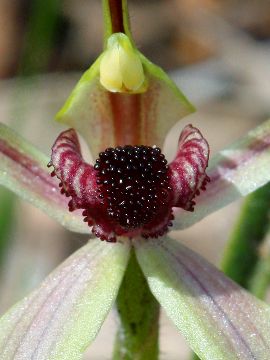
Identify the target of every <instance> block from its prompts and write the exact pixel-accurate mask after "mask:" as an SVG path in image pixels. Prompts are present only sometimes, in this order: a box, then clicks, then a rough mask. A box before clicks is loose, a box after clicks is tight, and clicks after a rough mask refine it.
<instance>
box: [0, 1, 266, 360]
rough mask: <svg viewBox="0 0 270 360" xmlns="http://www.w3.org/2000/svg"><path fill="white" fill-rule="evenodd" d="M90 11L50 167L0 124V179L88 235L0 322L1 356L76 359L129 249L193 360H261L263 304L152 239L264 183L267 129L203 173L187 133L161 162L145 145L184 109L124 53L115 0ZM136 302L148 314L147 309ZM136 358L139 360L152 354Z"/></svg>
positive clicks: (200, 144) (144, 64) (173, 246)
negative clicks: (94, 22)
mask: <svg viewBox="0 0 270 360" xmlns="http://www.w3.org/2000/svg"><path fill="white" fill-rule="evenodd" d="M103 5H104V15H105V16H104V19H105V25H106V31H105V50H104V52H103V53H102V54H101V55H100V57H99V58H98V59H97V60H96V62H95V63H94V64H93V65H92V66H91V67H90V69H89V70H88V71H87V72H86V73H85V74H84V75H83V77H82V79H81V80H80V81H79V83H78V85H77V86H76V87H75V89H74V91H73V92H72V94H71V96H70V98H69V99H68V100H67V102H66V104H65V105H64V107H63V109H62V110H61V111H60V112H59V113H58V115H57V119H58V120H59V121H61V122H63V123H65V124H67V125H69V126H70V127H71V129H68V130H65V131H63V132H62V133H61V134H60V135H59V136H58V137H57V139H56V141H55V143H54V145H53V147H52V156H51V159H48V158H47V157H46V156H45V155H43V154H42V153H41V152H40V151H39V150H37V149H36V148H35V147H34V146H33V145H31V144H30V143H28V142H27V141H26V140H24V139H22V138H21V137H20V136H19V135H18V134H16V133H15V132H14V131H13V130H11V129H9V128H8V127H6V126H4V125H0V184H2V185H4V186H5V187H7V188H8V189H10V190H12V191H14V192H15V193H16V194H18V195H19V196H21V197H22V198H23V199H25V200H27V201H29V202H31V203H32V204H33V205H34V206H37V207H38V208H40V209H42V210H43V211H44V212H45V213H47V214H48V215H49V216H51V217H52V218H54V219H55V220H56V221H58V222H59V223H60V224H62V225H63V226H64V227H66V228H67V229H69V230H71V231H74V232H78V233H86V234H91V232H92V233H94V234H95V236H96V237H98V238H97V239H95V238H93V237H92V236H90V240H89V242H88V243H87V244H86V245H85V246H83V247H82V248H81V249H80V250H78V251H77V252H75V253H74V254H73V255H72V256H71V257H69V258H68V259H67V260H66V261H65V262H64V263H63V264H62V265H60V266H59V267H58V268H57V269H56V270H55V271H54V272H53V273H52V274H51V275H50V276H49V277H48V278H46V279H45V281H44V282H43V283H42V284H41V286H40V287H39V288H38V289H36V290H35V291H34V292H32V293H31V294H30V295H29V296H27V297H26V298H24V299H23V300H22V301H20V302H18V303H17V304H16V305H15V306H14V307H12V308H11V309H10V310H9V311H8V312H7V313H6V314H5V315H4V316H3V317H2V319H1V320H0V353H1V359H3V360H11V359H17V360H19V359H27V360H28V359H38V360H49V359H51V360H52V359H53V360H56V359H57V360H58V359H61V360H65V359H66V360H73V359H74V360H75V359H76V360H77V359H80V358H81V356H82V354H83V352H84V351H85V349H86V347H87V346H88V345H89V344H90V343H91V342H92V341H93V340H94V338H95V336H96V335H97V333H98V331H99V329H100V327H101V325H102V323H103V321H104V319H105V318H106V316H107V314H108V312H109V310H110V309H111V308H112V306H113V305H114V303H115V300H116V298H117V294H118V291H119V288H120V286H121V288H120V291H121V289H122V286H123V284H124V283H125V281H123V279H125V277H126V275H127V272H128V271H127V268H128V267H129V265H128V264H130V261H131V259H133V261H134V253H135V256H136V259H137V260H136V261H138V263H139V267H140V271H142V274H143V275H142V277H143V278H144V280H145V283H147V284H148V285H147V286H149V288H150V290H151V292H152V294H153V295H154V297H155V298H156V299H157V301H158V302H159V303H160V304H161V306H162V307H163V308H164V309H165V311H166V313H167V314H168V316H169V317H170V318H171V320H172V321H173V323H174V324H175V325H176V326H177V328H178V329H179V330H180V331H181V332H182V333H183V335H184V336H185V337H186V339H187V341H188V343H189V344H190V346H191V348H192V349H193V350H194V351H195V352H196V353H197V354H198V355H199V356H200V358H201V359H208V360H213V359H226V360H228V359H261V360H262V359H265V360H266V359H267V358H269V352H270V340H269V339H270V308H269V307H268V305H266V304H264V303H263V302H261V301H260V300H258V299H256V298H255V297H253V296H252V295H251V294H249V293H248V292H246V291H245V290H243V289H241V288H240V287H239V286H238V285H237V284H235V283H234V282H233V281H231V280H230V279H228V278H227V277H226V276H225V275H224V274H223V273H221V272H220V271H219V270H218V269H216V268H215V267H214V266H213V265H211V264H209V263H208V262H207V261H206V260H204V259H203V258H202V257H200V256H199V255H198V254H196V253H194V252H193V251H191V250H190V249H188V248H186V247H184V246H183V245H181V244H179V243H177V242H176V241H174V240H173V239H171V238H169V236H168V235H166V233H167V232H168V230H169V228H170V227H171V226H173V229H174V230H178V229H184V228H186V227H188V226H191V225H192V224H194V223H195V222H196V221H199V220H200V219H202V218H203V217H205V216H207V215H208V214H210V213H211V212H213V211H215V210H218V209H219V208H221V207H223V206H226V205H227V204H229V203H230V202H232V201H234V200H236V199H238V198H239V197H241V196H245V195H247V194H249V193H250V192H252V191H254V190H256V189H257V188H259V187H261V186H263V185H264V184H266V183H267V182H268V181H269V180H270V172H269V170H268V165H269V161H270V121H267V122H265V123H263V124H262V125H260V126H259V127H257V128H256V129H254V130H252V131H250V132H249V133H248V134H247V135H246V136H244V137H243V138H241V139H240V140H239V141H237V142H236V143H234V144H232V145H230V146H229V147H228V148H226V149H225V150H223V151H221V152H220V153H218V154H217V155H215V156H213V157H212V158H211V159H210V162H209V166H208V169H207V170H206V168H207V165H208V156H209V147H208V143H207V141H206V140H205V139H204V137H203V135H202V134H201V133H200V131H199V130H198V129H196V128H194V127H193V126H192V125H188V126H186V127H185V128H184V129H183V131H182V133H181V134H180V137H179V143H178V150H177V153H176V156H175V159H174V160H173V161H172V162H171V163H170V164H169V165H168V164H167V161H166V160H165V158H164V155H163V154H162V153H161V150H160V148H159V147H160V146H161V145H162V143H163V141H164V138H165V135H166V133H167V131H168V130H169V129H170V127H171V126H172V125H173V124H174V123H176V122H177V121H178V120H179V119H180V118H181V117H183V116H184V115H187V114H188V113H190V112H192V111H193V110H194V108H193V107H192V105H191V104H190V103H189V102H188V100H187V99H186V98H185V97H184V95H183V94H182V93H181V92H180V90H178V89H177V87H176V86H175V85H174V84H173V82H172V81H171V80H170V79H169V78H168V77H167V75H166V74H165V73H164V72H163V71H162V70H161V69H160V68H158V67H157V66H155V65H154V64H152V63H151V62H150V61H149V60H147V59H146V58H145V57H144V56H143V55H142V54H141V53H140V52H139V51H138V50H137V49H136V47H135V45H134V42H133V40H132V37H131V34H130V31H129V24H128V17H127V5H126V2H125V1H117V0H107V1H104V2H103ZM77 132H79V133H80V134H81V135H82V136H83V137H84V139H85V140H86V142H87V144H88V145H89V148H90V150H91V152H92V154H93V155H94V156H96V157H97V160H96V163H95V165H91V164H88V163H86V162H85V161H84V160H83V158H82V155H81V152H80V145H79V140H78V136H77ZM47 164H49V166H52V167H53V169H52V170H51V171H49V169H48V167H47ZM206 172H207V174H206ZM51 173H52V175H56V176H53V177H51ZM209 180H210V182H209ZM59 181H60V188H61V191H60V190H59V186H58V185H59ZM208 182H209V183H208ZM207 183H208V184H207ZM206 185H207V186H206ZM201 190H203V191H201ZM61 192H62V194H61ZM200 192H201V193H200ZM67 197H70V199H67ZM195 197H196V198H195ZM194 198H195V201H196V205H195V201H194ZM193 210H194V211H193ZM82 214H83V215H82ZM83 219H84V220H85V221H83ZM100 239H101V240H105V241H100ZM133 275H134V274H133ZM134 276H135V277H136V274H135V275H134ZM122 281H123V283H122ZM121 283H122V285H121ZM141 291H142V289H140V288H139V289H138V293H140V292H141ZM140 305H141V306H142V307H145V309H146V311H148V309H149V307H148V306H149V304H147V303H146V302H145V303H143V304H139V305H138V304H136V306H140ZM136 311H137V310H136ZM131 312H132V310H131ZM134 312H135V310H134ZM129 325H130V326H131V325H132V324H129ZM142 326H143V325H142ZM131 327H132V326H131ZM133 330H134V329H133ZM135 330H136V329H135ZM135 330H134V334H135V333H136V331H135ZM152 332H153V331H152ZM134 336H135V335H134ZM145 341H146V342H147V341H148V339H147V338H146V339H145ZM119 354H121V355H119V356H118V357H115V358H117V359H120V358H121V359H132V358H134V359H135V358H138V359H139V358H140V359H142V358H143V357H132V354H131V355H130V354H128V353H127V350H126V349H124V348H123V349H120V353H119ZM147 354H148V356H145V357H144V358H145V359H146V358H147V359H156V358H157V355H155V354H153V353H150V352H148V353H147Z"/></svg>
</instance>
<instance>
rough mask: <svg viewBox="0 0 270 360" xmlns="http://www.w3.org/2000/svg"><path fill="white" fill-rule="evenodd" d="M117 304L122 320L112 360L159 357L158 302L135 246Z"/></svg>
mask: <svg viewBox="0 0 270 360" xmlns="http://www.w3.org/2000/svg"><path fill="white" fill-rule="evenodd" d="M116 308H117V312H118V315H119V321H120V323H119V329H118V333H117V336H116V342H115V347H114V354H113V360H157V359H158V352H159V351H158V350H159V349H158V321H159V304H158V302H157V301H156V299H155V298H154V296H153V295H152V293H151V291H150V289H149V287H148V284H147V281H146V279H145V277H144V275H143V273H142V271H141V269H140V267H139V265H138V262H137V259H136V256H135V252H134V250H132V254H131V257H130V260H129V264H128V267H127V271H126V273H125V276H124V279H123V282H122V285H121V287H120V291H119V294H118V297H117V301H116Z"/></svg>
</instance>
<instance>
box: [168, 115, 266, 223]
mask: <svg viewBox="0 0 270 360" xmlns="http://www.w3.org/2000/svg"><path fill="white" fill-rule="evenodd" d="M269 164H270V120H268V121H266V122H264V123H263V124H261V125H260V126H258V127H256V128H255V129H253V130H251V131H250V132H249V133H248V134H247V135H246V136H244V137H242V138H241V139H239V140H238V141H237V142H236V143H234V144H232V145H231V146H229V147H228V148H226V149H224V150H222V151H220V152H219V153H218V154H216V155H215V156H213V158H212V159H211V160H210V163H209V167H208V168H207V169H206V173H207V175H208V176H209V177H210V183H209V184H208V185H207V188H206V191H202V192H201V194H200V196H199V197H196V198H195V202H196V205H195V211H194V212H193V213H189V212H187V211H181V210H179V209H175V221H174V229H175V230H178V229H184V228H186V227H189V226H191V225H193V224H194V223H196V222H198V221H199V220H201V219H203V218H204V217H205V216H207V215H209V214H211V213H212V212H214V211H216V210H218V209H220V208H222V207H224V206H226V205H228V204H230V203H231V202H233V201H235V200H237V199H239V198H240V197H242V196H246V195H248V194H249V193H251V192H253V191H255V190H256V189H258V188H260V187H261V186H263V185H265V184H266V183H268V182H269V181H270V171H269Z"/></svg>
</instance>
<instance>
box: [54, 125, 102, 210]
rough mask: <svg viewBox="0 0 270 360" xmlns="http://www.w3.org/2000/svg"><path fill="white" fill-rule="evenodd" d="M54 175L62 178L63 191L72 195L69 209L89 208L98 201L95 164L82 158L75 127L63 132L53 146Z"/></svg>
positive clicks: (67, 194)
mask: <svg viewBox="0 0 270 360" xmlns="http://www.w3.org/2000/svg"><path fill="white" fill-rule="evenodd" d="M49 165H52V166H53V167H54V171H53V172H52V175H54V174H55V175H56V176H57V177H58V179H60V181H61V182H60V184H59V186H60V187H61V193H62V194H65V195H66V196H71V197H72V199H71V200H70V202H69V209H70V211H73V210H75V209H82V208H87V207H88V206H93V205H95V204H96V203H97V194H96V176H95V171H94V168H93V166H91V165H89V164H87V163H86V162H84V160H83V159H82V155H81V150H80V144H79V140H78V136H77V134H76V132H75V131H74V130H73V129H69V130H67V131H64V132H62V133H61V134H60V135H59V136H58V138H57V139H56V141H55V143H54V145H53V147H52V156H51V163H50V164H49Z"/></svg>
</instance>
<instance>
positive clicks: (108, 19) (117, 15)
mask: <svg viewBox="0 0 270 360" xmlns="http://www.w3.org/2000/svg"><path fill="white" fill-rule="evenodd" d="M102 4H103V18H104V26H105V29H104V48H106V45H107V40H108V38H109V37H110V36H111V35H112V34H113V33H117V32H122V33H124V34H126V35H127V36H128V37H129V39H130V41H131V43H132V44H133V45H134V43H133V38H132V35H131V31H130V24H129V16H128V6H127V0H102Z"/></svg>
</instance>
